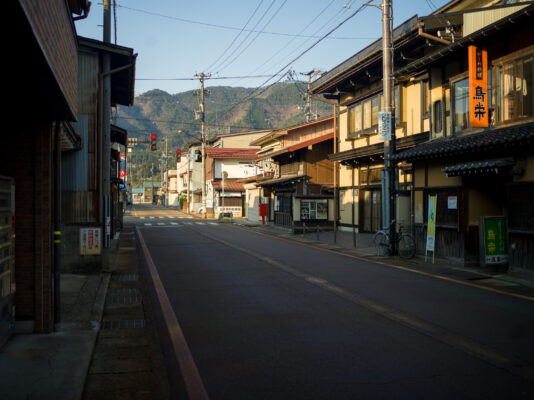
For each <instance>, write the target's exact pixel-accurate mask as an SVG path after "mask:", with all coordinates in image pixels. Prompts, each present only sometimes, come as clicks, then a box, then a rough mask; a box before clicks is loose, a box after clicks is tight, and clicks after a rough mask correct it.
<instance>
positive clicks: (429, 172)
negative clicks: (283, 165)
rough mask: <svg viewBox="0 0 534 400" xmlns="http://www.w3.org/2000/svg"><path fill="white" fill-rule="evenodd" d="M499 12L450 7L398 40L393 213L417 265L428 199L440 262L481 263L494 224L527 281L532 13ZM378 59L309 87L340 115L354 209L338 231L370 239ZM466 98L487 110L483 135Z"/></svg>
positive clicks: (376, 187) (375, 216)
mask: <svg viewBox="0 0 534 400" xmlns="http://www.w3.org/2000/svg"><path fill="white" fill-rule="evenodd" d="M506 3H508V2H496V1H468V0H464V1H462V0H455V1H451V2H449V3H448V4H446V5H445V6H443V7H442V8H440V9H439V10H437V11H436V12H435V13H433V14H432V15H429V16H426V17H421V18H420V17H417V16H414V17H413V18H411V19H409V20H408V21H406V22H404V23H403V24H401V25H399V26H398V27H397V28H396V29H395V30H394V32H393V43H394V75H395V96H394V97H395V111H396V113H395V133H396V155H395V156H394V160H395V163H396V167H397V169H398V175H397V179H398V187H397V191H396V210H395V211H396V218H397V222H400V221H401V220H403V222H404V225H405V226H409V228H410V229H411V231H412V232H413V233H414V235H415V237H416V241H417V248H418V252H419V253H421V254H422V253H424V252H425V250H426V237H427V220H428V202H429V197H430V196H437V202H436V211H437V218H436V237H435V239H436V240H435V248H434V251H435V254H436V256H438V257H444V258H448V259H452V260H456V261H461V262H464V263H478V262H481V263H482V264H485V263H486V261H485V260H486V259H485V258H484V257H481V256H482V255H484V254H485V253H487V252H488V251H490V250H489V249H490V248H492V246H495V245H496V242H494V241H491V240H490V238H489V236H491V237H493V235H495V233H496V232H495V230H489V232H488V230H486V231H484V227H483V222H482V221H484V220H485V218H487V217H501V219H502V220H504V221H505V225H507V231H506V230H501V232H500V234H501V236H502V238H501V239H500V242H499V246H505V247H506V250H505V251H504V253H506V254H500V255H505V257H503V259H508V260H509V263H510V266H511V268H513V269H519V270H522V271H533V268H534V267H533V265H534V262H533V260H532V254H533V252H532V249H533V239H534V235H533V233H534V220H533V214H532V210H533V209H534V208H533V207H532V204H533V200H532V199H533V198H534V195H533V193H534V192H533V188H534V186H533V185H534V165H533V159H532V157H533V150H532V148H533V146H532V143H533V142H532V141H533V135H534V128H533V125H532V121H533V117H534V110H533V104H534V103H533V101H532V93H533V90H534V87H533V80H532V74H533V64H532V56H533V51H534V50H533V49H534V47H533V44H534V43H533V38H534V36H533V33H534V32H533V26H532V12H533V6H532V4H531V3H530V2H514V4H506ZM523 3H524V4H523ZM470 46H473V48H472V50H469V47H470ZM381 47H382V43H381V40H379V41H377V42H375V43H373V44H371V45H370V46H368V47H367V48H365V49H363V50H362V51H360V52H359V53H357V54H356V55H354V56H353V57H351V58H350V59H348V60H347V61H345V62H344V63H342V64H340V65H339V66H338V67H336V68H334V69H332V70H331V71H329V72H328V73H327V74H325V75H323V76H322V77H320V78H319V79H317V80H316V81H315V82H314V83H313V84H312V91H313V92H314V93H320V94H324V95H325V96H327V97H330V98H333V99H337V100H338V101H339V104H340V106H341V112H340V115H339V126H340V142H339V151H338V152H337V153H333V154H331V155H330V159H331V160H332V161H337V162H340V163H341V164H342V167H341V170H340V193H342V195H341V201H342V202H344V203H345V205H346V206H347V205H348V206H349V207H345V210H347V208H348V209H350V211H349V212H346V211H345V212H343V211H342V212H341V214H340V223H341V224H342V225H346V226H355V227H357V228H358V229H359V230H360V231H367V232H372V231H374V230H376V229H378V228H379V227H380V226H381V225H382V206H381V197H380V196H381V191H380V189H381V186H382V175H383V174H382V172H383V166H384V162H383V159H384V146H383V142H380V141H379V140H378V135H377V132H376V129H377V125H378V112H379V111H380V110H382V109H383V108H382V103H383V100H382V93H381V92H382V72H381V68H382V54H381ZM470 52H473V53H471V54H476V56H475V58H474V59H473V60H471V61H470V57H469V54H470ZM482 54H483V55H482ZM477 63H478V67H479V68H478V69H476V66H477ZM470 64H471V68H475V70H476V71H478V73H480V74H482V72H483V75H484V76H486V77H487V78H486V80H487V86H485V87H483V89H482V90H479V89H476V90H475V88H474V87H472V88H470V85H469V84H470V79H469V68H470ZM471 97H472V98H473V100H477V101H479V99H482V98H484V99H485V100H486V101H487V103H485V106H487V108H485V109H484V111H485V112H486V113H487V115H489V119H488V122H487V125H486V126H482V127H480V126H474V125H476V123H475V124H473V123H472V122H470V115H473V116H474V115H480V113H479V111H480V109H478V111H477V110H474V109H473V110H472V111H470V110H469V107H470V98H471ZM475 112H478V114H475ZM351 214H352V215H351ZM494 220H498V218H496V219H495V218H494ZM479 233H480V234H479ZM484 235H486V237H484ZM488 235H489V236H488ZM488 240H490V241H489V242H488ZM488 243H490V244H489V245H488ZM485 245H486V247H485V248H484V246H485ZM501 251H502V250H501ZM489 263H491V257H490V262H489Z"/></svg>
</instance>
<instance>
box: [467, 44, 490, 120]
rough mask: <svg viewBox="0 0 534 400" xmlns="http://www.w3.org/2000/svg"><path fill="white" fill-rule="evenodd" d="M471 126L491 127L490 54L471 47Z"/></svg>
mask: <svg viewBox="0 0 534 400" xmlns="http://www.w3.org/2000/svg"><path fill="white" fill-rule="evenodd" d="M467 51H468V53H467V54H468V59H469V125H470V126H471V127H472V128H475V127H479V128H481V127H483V128H485V127H488V126H489V109H488V53H487V51H486V49H482V48H478V47H476V46H469V48H468V50H467Z"/></svg>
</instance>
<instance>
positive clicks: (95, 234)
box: [80, 228, 102, 256]
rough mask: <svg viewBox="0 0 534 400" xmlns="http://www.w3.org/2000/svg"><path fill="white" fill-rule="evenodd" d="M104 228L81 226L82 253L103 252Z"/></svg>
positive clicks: (96, 253)
mask: <svg viewBox="0 0 534 400" xmlns="http://www.w3.org/2000/svg"><path fill="white" fill-rule="evenodd" d="M101 237H102V228H80V255H82V256H88V255H98V254H100V253H101V245H100V242H101Z"/></svg>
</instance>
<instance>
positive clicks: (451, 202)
mask: <svg viewBox="0 0 534 400" xmlns="http://www.w3.org/2000/svg"><path fill="white" fill-rule="evenodd" d="M447 208H448V209H449V210H456V209H458V196H448V197H447Z"/></svg>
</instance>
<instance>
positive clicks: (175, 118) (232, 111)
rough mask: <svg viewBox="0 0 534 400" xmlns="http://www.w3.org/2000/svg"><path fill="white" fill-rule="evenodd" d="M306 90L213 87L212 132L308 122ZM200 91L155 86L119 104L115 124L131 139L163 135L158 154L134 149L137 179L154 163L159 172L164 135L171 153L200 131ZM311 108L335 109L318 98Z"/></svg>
mask: <svg viewBox="0 0 534 400" xmlns="http://www.w3.org/2000/svg"><path fill="white" fill-rule="evenodd" d="M305 91H306V85H305V84H304V83H301V82H286V83H277V84H275V85H272V86H270V87H269V88H268V89H267V90H265V91H264V92H259V94H258V91H256V90H255V89H254V88H240V87H237V88H236V87H227V86H217V87H210V88H209V89H207V94H206V98H205V104H206V108H205V112H206V117H205V120H206V132H207V135H208V137H211V136H215V135H217V134H221V133H228V132H239V131H247V130H251V129H264V128H283V127H287V126H291V125H296V124H298V123H301V122H304V121H306V115H305V113H306V100H305V97H304V95H303V94H304V92H305ZM198 96H199V93H198V91H196V90H191V91H188V92H183V93H177V94H169V93H167V92H165V91H162V90H157V89H156V90H151V91H149V92H146V93H143V94H141V95H140V96H138V97H136V98H135V103H134V105H133V106H132V107H119V109H118V112H117V114H116V118H115V120H114V123H115V124H116V125H118V126H120V127H121V128H124V129H126V130H128V137H129V138H139V139H140V140H143V139H145V140H147V139H148V138H149V136H150V134H151V133H155V134H156V135H157V137H158V152H156V154H154V153H155V152H150V151H149V150H148V146H146V145H138V146H136V148H135V149H134V151H133V152H132V153H129V159H130V163H131V164H130V165H132V164H133V165H137V166H138V167H137V168H136V169H137V170H138V171H137V172H135V171H132V170H130V172H131V173H133V176H132V174H131V178H134V179H133V180H134V183H135V181H138V180H140V179H142V177H146V176H147V174H148V175H150V174H149V172H150V169H151V166H152V163H154V168H155V170H156V172H157V171H159V166H158V164H160V160H159V158H160V156H161V151H162V150H163V151H164V150H165V139H168V146H169V153H172V154H174V152H175V150H176V148H181V147H184V143H187V142H190V141H192V140H193V138H195V137H199V136H200V121H199V120H197V119H195V111H197V110H199V98H198ZM311 110H312V113H313V114H318V115H319V116H326V115H328V114H331V113H332V107H331V106H329V105H328V104H325V103H322V102H318V101H315V100H312V107H311ZM179 131H182V132H184V134H179V133H178V132H179ZM139 169H140V170H139Z"/></svg>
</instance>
